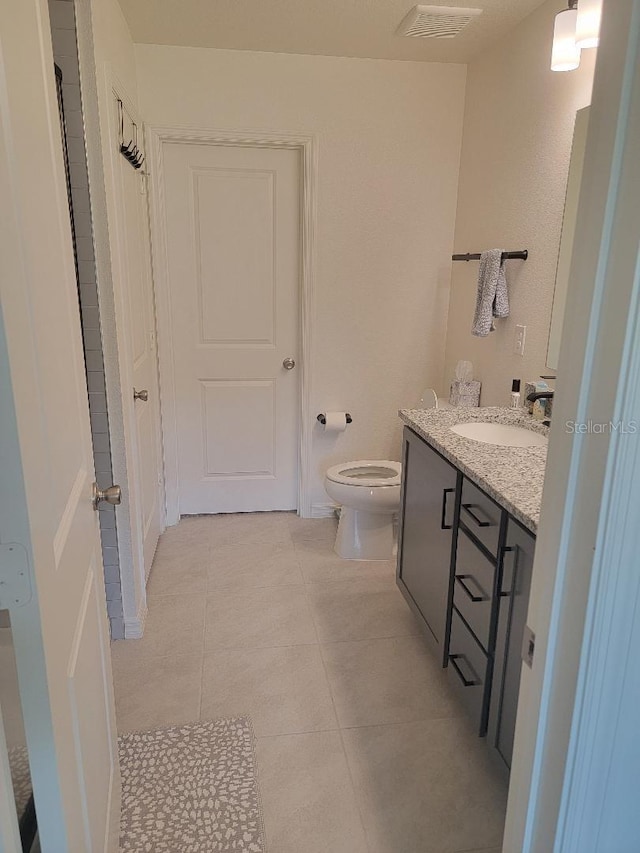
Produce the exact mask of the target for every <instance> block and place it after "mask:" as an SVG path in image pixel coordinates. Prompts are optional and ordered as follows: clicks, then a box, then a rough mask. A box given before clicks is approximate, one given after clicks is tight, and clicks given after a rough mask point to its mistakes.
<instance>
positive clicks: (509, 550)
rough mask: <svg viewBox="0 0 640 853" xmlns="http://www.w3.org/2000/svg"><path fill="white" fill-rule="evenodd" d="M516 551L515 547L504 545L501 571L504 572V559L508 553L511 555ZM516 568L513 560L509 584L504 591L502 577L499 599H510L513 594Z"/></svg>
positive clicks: (503, 579) (515, 562)
mask: <svg viewBox="0 0 640 853" xmlns="http://www.w3.org/2000/svg"><path fill="white" fill-rule="evenodd" d="M517 550H518V546H517V545H504V546H503V548H502V570H503V572H504V567H505V557H506V555H507V554H509V553H513V552H515V551H517ZM516 567H517V561H515V560H514V564H513V568H512V570H511V583H510V584H507V586H508V589H505V577H504V574H503V577H502V589H501V590H500V598H510V597H511V594H512V593H513V592H514V586H515V582H516Z"/></svg>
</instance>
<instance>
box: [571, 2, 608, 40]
mask: <svg viewBox="0 0 640 853" xmlns="http://www.w3.org/2000/svg"><path fill="white" fill-rule="evenodd" d="M601 17H602V0H580V2H579V3H578V20H577V21H576V44H577V45H578V47H580V48H585V47H597V46H598V42H599V41H600V18H601Z"/></svg>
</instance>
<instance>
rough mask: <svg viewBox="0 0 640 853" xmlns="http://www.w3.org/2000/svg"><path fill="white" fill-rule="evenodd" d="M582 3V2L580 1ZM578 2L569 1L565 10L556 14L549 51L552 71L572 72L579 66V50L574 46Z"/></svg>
mask: <svg viewBox="0 0 640 853" xmlns="http://www.w3.org/2000/svg"><path fill="white" fill-rule="evenodd" d="M581 2H583V3H584V0H581ZM577 5H578V0H569V6H568V8H567V9H563V11H562V12H558V14H557V15H556V19H555V23H554V26H553V48H552V50H551V70H552V71H574V70H575V69H576V68H577V67H578V66H579V65H580V48H579V47H578V45H577V44H576V26H577V22H578V14H579V13H578V9H577V8H576V7H577Z"/></svg>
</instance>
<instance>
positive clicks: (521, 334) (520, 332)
mask: <svg viewBox="0 0 640 853" xmlns="http://www.w3.org/2000/svg"><path fill="white" fill-rule="evenodd" d="M526 336H527V327H526V326H516V334H515V337H514V339H513V351H514V353H515V354H516V355H524V341H525V338H526Z"/></svg>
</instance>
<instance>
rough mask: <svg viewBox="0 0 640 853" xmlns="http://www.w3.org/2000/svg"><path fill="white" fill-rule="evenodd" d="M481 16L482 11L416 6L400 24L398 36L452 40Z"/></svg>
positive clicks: (450, 7) (452, 7) (451, 7)
mask: <svg viewBox="0 0 640 853" xmlns="http://www.w3.org/2000/svg"><path fill="white" fill-rule="evenodd" d="M480 14H482V9H460V8H458V7H455V6H414V7H413V9H412V10H411V11H410V12H409V14H408V15H407V16H406V18H404V20H403V21H402V23H401V24H400V26H399V28H398V34H399V35H401V36H411V37H413V38H423V39H452V38H455V37H456V36H457V35H458V33H459V32H460V31H461V30H462V29H463V28H464V27H466V26H467V24H468V23H470V22H471V21H473V19H474V18H477V17H478V15H480Z"/></svg>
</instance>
